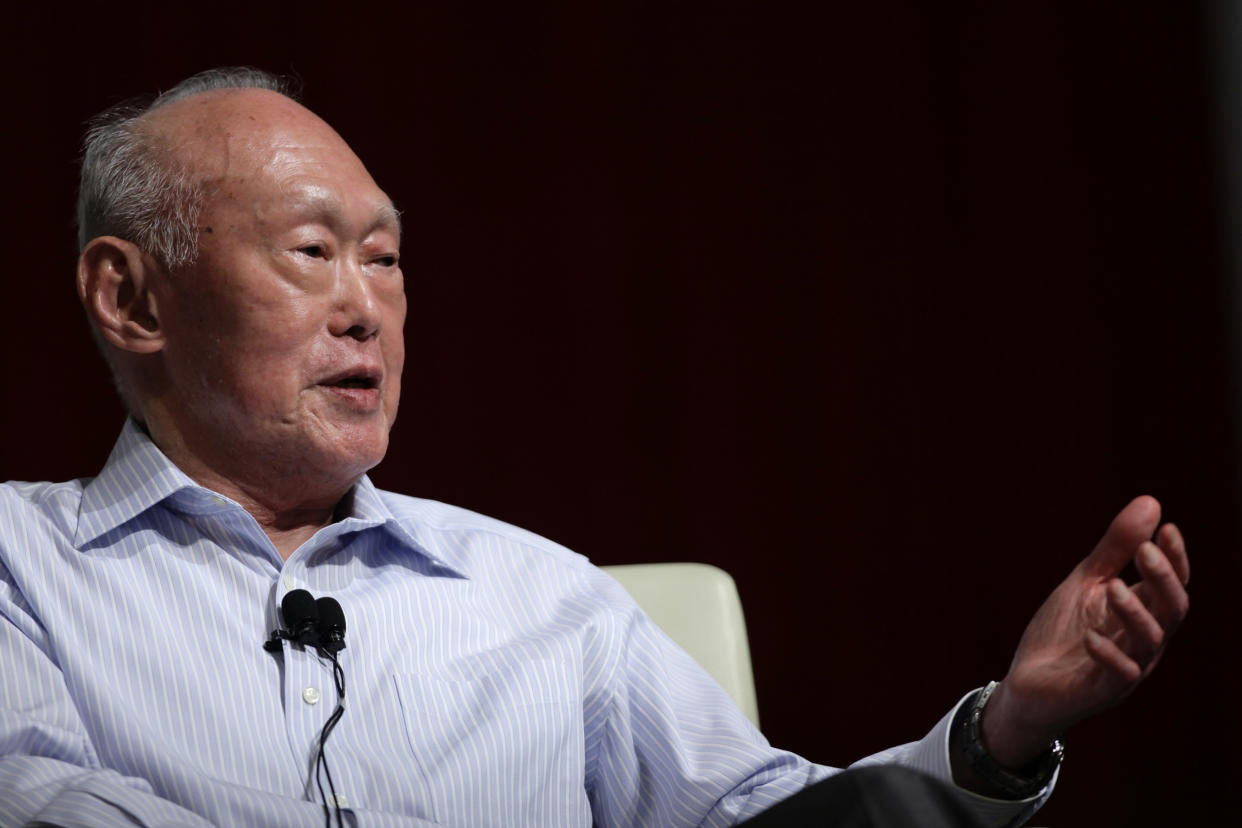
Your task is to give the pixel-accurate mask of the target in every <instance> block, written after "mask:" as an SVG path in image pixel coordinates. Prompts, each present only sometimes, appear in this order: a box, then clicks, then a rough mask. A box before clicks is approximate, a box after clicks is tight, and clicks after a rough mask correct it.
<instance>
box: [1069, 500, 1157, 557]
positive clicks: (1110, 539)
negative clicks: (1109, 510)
mask: <svg viewBox="0 0 1242 828" xmlns="http://www.w3.org/2000/svg"><path fill="white" fill-rule="evenodd" d="M1159 524H1160V504H1159V502H1157V501H1156V499H1155V498H1154V497H1150V496H1148V495H1141V496H1139V497H1136V498H1135V499H1134V500H1132V501H1130V503H1129V504H1128V505H1127V506H1126V507H1125V508H1124V509H1122V510H1121V511H1120V512H1119V513H1118V514H1117V517H1115V518H1113V522H1112V523H1111V524H1109V527H1108V531H1107V532H1105V533H1104V537H1103V538H1101V539H1100V542H1099V543H1098V544H1097V545H1096V547H1095V550H1094V551H1092V553H1091V555H1090V556H1089V557H1088V558H1087V560H1086V566H1087V569H1088V571H1090V572H1091V573H1093V574H1095V575H1099V576H1103V577H1112V576H1113V575H1116V574H1117V573H1118V572H1120V571H1121V570H1122V569H1123V568H1124V567H1125V565H1126V564H1128V563H1130V560H1131V559H1132V558H1133V557H1134V550H1136V549H1137V548H1138V545H1139V544H1140V543H1142V542H1143V541H1145V540H1147V539H1149V538H1150V537H1151V536H1152V533H1154V532H1155V531H1156V527H1157V526H1158V525H1159Z"/></svg>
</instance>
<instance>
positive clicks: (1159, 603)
mask: <svg viewBox="0 0 1242 828" xmlns="http://www.w3.org/2000/svg"><path fill="white" fill-rule="evenodd" d="M1159 520H1160V507H1159V504H1158V503H1156V501H1155V500H1153V499H1151V498H1139V499H1137V500H1135V501H1134V502H1132V503H1131V504H1130V505H1129V506H1127V507H1126V508H1125V509H1124V510H1122V512H1121V513H1120V514H1119V515H1118V516H1117V518H1116V519H1115V520H1114V521H1113V523H1112V525H1111V526H1110V527H1109V529H1108V532H1107V533H1105V535H1104V538H1103V539H1102V540H1101V541H1100V543H1099V545H1098V546H1096V548H1095V550H1094V551H1093V552H1092V553H1091V555H1090V556H1088V557H1087V558H1086V559H1085V560H1083V561H1082V562H1081V563H1080V564H1079V565H1078V566H1077V567H1075V569H1074V571H1073V572H1072V573H1070V575H1069V577H1068V578H1066V579H1065V581H1063V582H1062V583H1061V585H1060V586H1058V587H1057V588H1056V590H1054V591H1053V593H1052V594H1051V595H1050V596H1049V597H1048V599H1047V600H1046V601H1045V602H1044V604H1043V606H1041V607H1040V608H1039V610H1038V611H1037V612H1036V613H1035V616H1034V617H1033V618H1032V619H1031V622H1030V624H1029V625H1028V626H1027V628H1026V631H1025V632H1024V633H1023V635H1022V640H1021V641H1020V642H1019V644H1018V649H1017V651H1016V653H1015V654H1014V658H1013V662H1012V663H1011V665H1010V668H1009V673H1008V675H1007V676H1006V677H1005V681H1004V682H1003V685H1004V690H1005V693H1004V695H1005V699H1004V701H1002V702H1000V703H999V704H997V708H998V710H997V711H996V714H995V715H993V710H992V705H989V715H988V717H987V718H986V719H985V727H986V728H987V730H988V731H989V732H990V735H989V743H990V744H991V743H992V742H995V743H997V744H998V745H999V746H1001V751H1002V752H1004V753H1008V754H1009V755H1010V756H1014V757H1019V758H1021V757H1023V756H1026V755H1028V754H1031V752H1032V751H1033V750H1034V751H1035V752H1037V751H1038V749H1039V748H1040V747H1041V746H1042V745H1046V744H1047V742H1048V740H1049V739H1050V738H1051V737H1052V736H1055V735H1057V734H1059V733H1061V732H1063V731H1064V730H1065V729H1066V728H1067V727H1069V726H1070V725H1072V724H1074V723H1075V722H1077V721H1079V720H1081V719H1083V718H1086V717H1087V716H1090V715H1092V714H1094V713H1098V712H1099V711H1101V710H1103V709H1105V708H1108V707H1111V706H1112V705H1114V704H1116V703H1117V702H1119V701H1121V700H1122V699H1123V698H1125V697H1126V696H1127V695H1128V694H1129V693H1130V692H1132V691H1133V690H1134V688H1135V687H1137V686H1138V684H1139V683H1140V682H1141V681H1142V680H1143V679H1144V678H1145V677H1146V676H1147V675H1148V674H1149V673H1150V672H1151V670H1152V669H1153V668H1154V667H1155V665H1156V662H1157V661H1158V660H1159V658H1160V655H1161V653H1162V652H1163V650H1164V646H1165V644H1166V643H1167V641H1168V637H1169V634H1170V633H1172V632H1173V630H1174V629H1175V628H1176V626H1177V624H1178V622H1180V620H1181V618H1182V616H1183V615H1185V612H1186V607H1187V599H1186V593H1185V590H1184V585H1185V583H1186V581H1187V580H1188V579H1189V577H1190V569H1189V563H1188V560H1187V558H1186V551H1185V545H1184V543H1183V542H1182V538H1181V535H1180V533H1179V532H1178V531H1177V529H1176V528H1175V527H1174V526H1172V525H1171V524H1166V525H1165V526H1164V527H1162V528H1161V529H1160V532H1159V533H1158V534H1156V543H1154V544H1152V543H1145V542H1146V541H1147V540H1148V539H1149V538H1151V537H1152V535H1153V533H1155V530H1156V526H1157V525H1158V524H1159ZM1140 550H1143V555H1142V556H1140V555H1139V554H1138V553H1139V552H1140ZM1150 550H1155V551H1156V552H1157V553H1159V554H1158V555H1155V556H1152V555H1151V554H1150ZM1132 560H1134V561H1135V562H1136V564H1137V566H1138V568H1139V572H1140V574H1141V575H1142V576H1143V580H1142V581H1141V582H1140V583H1138V584H1136V585H1133V586H1126V585H1125V584H1124V583H1122V582H1121V581H1120V579H1119V578H1118V577H1117V576H1118V574H1119V573H1120V572H1121V570H1122V569H1123V568H1124V567H1125V566H1126V565H1127V564H1128V563H1130V562H1131V561H1132Z"/></svg>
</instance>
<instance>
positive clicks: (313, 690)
mask: <svg viewBox="0 0 1242 828" xmlns="http://www.w3.org/2000/svg"><path fill="white" fill-rule="evenodd" d="M302 701H304V702H306V703H307V704H319V689H318V688H317V687H307V688H306V689H305V690H303V691H302Z"/></svg>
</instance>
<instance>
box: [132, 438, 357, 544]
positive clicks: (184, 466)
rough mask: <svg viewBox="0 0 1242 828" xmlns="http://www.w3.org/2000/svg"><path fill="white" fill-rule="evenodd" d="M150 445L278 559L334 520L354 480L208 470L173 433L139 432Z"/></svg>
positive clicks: (268, 470) (227, 467)
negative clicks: (248, 521)
mask: <svg viewBox="0 0 1242 828" xmlns="http://www.w3.org/2000/svg"><path fill="white" fill-rule="evenodd" d="M144 428H145V429H146V431H147V434H148V436H150V438H151V440H152V442H154V443H155V444H156V446H158V447H159V449H160V451H162V452H163V453H164V455H165V456H166V457H168V459H169V460H171V461H172V462H173V463H174V464H175V465H176V466H177V468H179V469H181V471H183V472H185V474H186V475H187V476H188V477H189V478H190V479H191V480H193V481H194V482H195V483H197V484H199V485H200V486H203V487H204V488H207V489H210V490H212V491H213V492H217V493H219V494H222V495H225V496H226V497H229V498H231V499H233V500H235V501H237V503H239V504H240V505H241V506H242V508H243V509H245V510H246V511H247V512H248V513H249V514H250V516H251V517H253V518H254V519H255V522H257V523H258V524H259V526H260V528H262V529H263V532H264V534H266V535H267V537H268V540H270V541H271V542H272V545H273V546H274V547H275V548H276V551H277V552H278V553H279V554H280V557H281V560H288V559H289V556H290V555H292V554H293V553H294V551H295V550H296V549H297V548H298V547H299V546H301V545H302V544H303V543H305V542H306V541H308V540H310V538H311V537H312V536H313V535H314V534H315V533H316V532H317V531H319V530H320V529H322V528H323V527H325V526H327V525H329V524H330V523H333V522H334V521H335V520H336V514H337V510H338V508H339V507H340V506H341V503H342V500H343V499H344V498H345V496H346V494H347V493H348V492H349V490H350V489H351V488H352V486H353V484H354V483H355V482H356V478H355V479H349V480H345V479H336V478H333V479H327V478H326V477H323V476H321V475H316V474H314V473H313V472H311V471H310V470H307V469H304V468H302V469H299V468H297V467H296V466H290V467H289V468H281V467H280V464H278V463H271V462H268V463H258V464H254V463H252V464H249V469H250V472H252V473H250V474H241V473H238V465H237V464H227V463H224V464H213V463H211V462H209V461H208V460H206V459H204V458H203V457H202V456H201V455H200V454H199V453H197V452H195V451H193V450H191V449H190V447H189V446H187V445H186V443H185V442H184V441H183V440H180V439H177V437H178V435H177V433H176V432H172V433H171V434H169V433H162V431H161V430H160V429H153V428H151V427H150V426H149V425H146V426H144Z"/></svg>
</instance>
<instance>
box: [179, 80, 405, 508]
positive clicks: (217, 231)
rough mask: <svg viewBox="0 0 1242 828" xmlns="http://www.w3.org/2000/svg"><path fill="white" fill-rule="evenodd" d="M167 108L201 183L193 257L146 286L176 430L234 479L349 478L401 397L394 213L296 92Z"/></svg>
mask: <svg viewBox="0 0 1242 828" xmlns="http://www.w3.org/2000/svg"><path fill="white" fill-rule="evenodd" d="M200 98H201V99H205V100H199V99H200ZM174 106H180V107H182V108H183V109H184V110H185V112H184V113H179V112H170V113H167V114H168V116H169V117H173V116H175V117H177V118H179V119H180V120H179V121H176V122H175V124H176V129H177V130H178V131H179V132H180V133H184V134H185V143H183V144H181V145H180V147H181V149H180V150H179V151H181V152H184V153H188V154H190V158H191V162H192V163H194V164H199V165H201V166H200V167H198V169H201V170H203V171H204V172H205V179H206V182H207V188H206V201H205V203H204V209H203V212H202V215H201V217H200V220H199V236H198V237H199V256H198V260H197V262H196V263H195V264H194V265H193V266H191V267H189V268H187V269H185V270H184V271H179V272H176V273H173V274H171V275H170V276H169V277H168V278H167V279H165V280H163V281H162V282H161V283H160V288H159V290H158V292H157V295H156V298H157V301H158V302H159V305H158V307H159V312H160V315H161V324H162V325H163V327H164V331H165V336H166V344H165V347H164V349H163V357H164V360H165V366H166V372H167V376H168V378H169V383H168V385H169V392H170V393H171V394H173V395H175V396H176V398H177V401H176V402H175V403H173V404H172V406H171V408H170V410H175V411H177V412H178V413H177V415H176V418H175V419H176V420H178V423H177V429H178V431H179V432H180V436H179V438H178V439H180V440H181V441H183V442H184V444H185V446H186V449H187V450H188V452H189V454H190V455H191V456H192V457H194V458H196V459H197V460H199V461H202V462H204V463H205V464H206V465H208V466H209V467H211V468H213V469H215V470H216V471H217V472H220V473H222V474H226V475H228V476H232V477H241V478H246V477H250V478H251V479H260V480H261V479H264V478H265V477H270V476H271V475H273V474H276V475H303V476H305V477H306V480H307V483H308V484H309V485H311V486H314V485H318V483H319V481H320V480H321V479H330V480H338V479H339V480H341V481H342V482H347V481H352V479H353V478H356V477H357V476H358V475H361V474H362V473H363V472H365V471H366V470H367V469H369V468H371V467H372V466H374V465H375V464H376V463H378V462H379V461H380V459H382V458H383V456H384V453H385V451H386V450H387V446H388V431H389V428H390V427H391V426H392V423H393V420H394V418H395V417H396V415H397V403H398V400H399V397H400V389H401V369H402V365H403V363H404V359H405V346H404V341H403V338H402V326H403V324H404V322H405V310H406V304H405V292H404V287H403V283H402V274H401V268H400V266H399V264H398V249H399V245H400V227H399V224H398V219H397V215H396V212H395V211H394V210H393V208H392V204H391V202H390V201H389V199H388V197H387V196H386V195H385V194H384V193H383V192H382V191H381V190H380V189H379V188H378V187H377V186H376V185H375V182H374V181H372V180H371V176H370V175H369V174H368V173H367V171H366V169H365V168H364V167H363V165H362V163H361V162H360V161H359V160H358V158H357V157H356V156H355V155H354V154H353V152H352V151H350V149H349V147H348V146H347V145H346V144H345V142H344V141H342V140H341V138H340V137H339V136H337V135H336V133H335V132H334V131H333V130H332V129H331V128H329V127H328V126H327V124H325V123H324V122H322V121H320V120H319V119H318V118H317V117H315V116H314V115H312V114H311V113H310V112H308V111H307V110H305V109H303V108H301V107H300V106H298V105H297V104H295V103H293V102H292V101H289V100H287V99H285V98H282V97H280V96H278V95H275V94H274V93H270V92H260V91H256V90H248V91H245V92H236V91H233V92H227V93H206V94H203V95H199V96H195V97H194V98H190V99H186V100H185V101H181V102H178V103H176V104H171V105H169V107H168V108H169V109H170V110H171V109H172V107H174ZM157 442H158V437H157ZM248 471H253V472H257V474H253V475H248V474H247V472H248Z"/></svg>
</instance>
